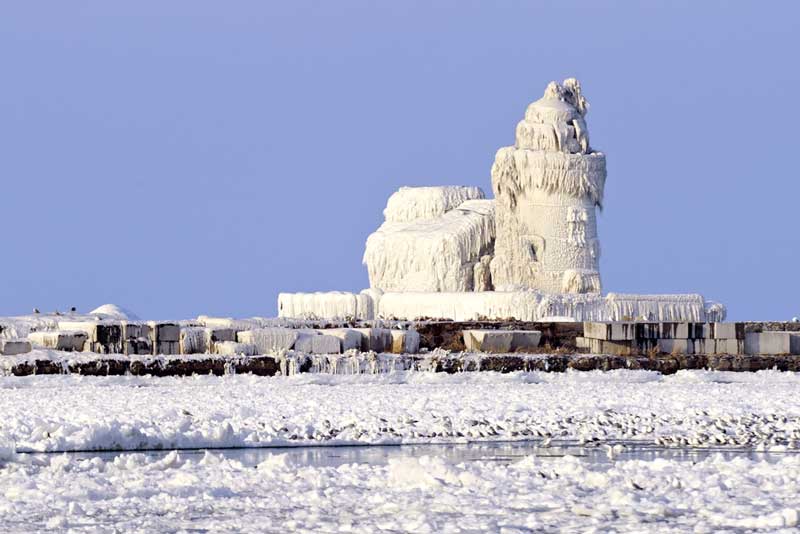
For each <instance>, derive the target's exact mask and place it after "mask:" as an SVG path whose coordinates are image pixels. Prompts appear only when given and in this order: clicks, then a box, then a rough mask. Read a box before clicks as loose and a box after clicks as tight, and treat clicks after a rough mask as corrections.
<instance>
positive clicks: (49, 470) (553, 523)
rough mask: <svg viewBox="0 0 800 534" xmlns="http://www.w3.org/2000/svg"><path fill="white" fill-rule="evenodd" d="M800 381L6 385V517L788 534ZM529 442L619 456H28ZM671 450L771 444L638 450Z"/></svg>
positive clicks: (135, 523) (356, 528)
mask: <svg viewBox="0 0 800 534" xmlns="http://www.w3.org/2000/svg"><path fill="white" fill-rule="evenodd" d="M799 385H800V376H799V375H798V374H794V373H778V372H774V371H770V372H760V373H752V374H733V373H711V372H699V371H692V372H689V371H686V372H679V373H678V374H676V375H672V376H661V375H658V374H656V373H649V372H642V371H618V372H609V373H599V372H594V373H566V374H557V375H556V374H553V375H548V374H539V373H516V374H509V375H499V374H494V373H481V374H477V373H474V374H462V375H432V374H425V373H407V372H397V373H393V374H390V375H386V376H377V377H372V376H330V375H302V376H298V377H293V378H267V379H265V378H258V377H253V376H225V377H209V376H198V377H192V378H182V379H174V378H146V377H115V378H98V377H80V376H33V377H3V378H0V395H2V398H3V408H4V421H3V425H2V426H0V524H2V525H3V528H4V529H7V530H9V531H30V530H45V529H57V530H64V531H66V530H69V529H75V530H78V531H90V532H94V531H110V530H115V529H116V530H117V531H182V530H222V531H246V532H255V531H259V532H288V531H293V532H341V531H350V532H376V531H394V532H454V533H459V532H509V533H510V532H530V531H548V532H550V531H593V530H594V531H597V530H602V531H609V530H616V531H618V532H642V531H658V532H686V531H694V532H711V531H718V530H724V529H727V530H729V531H741V530H752V529H762V530H768V531H779V530H780V529H785V531H786V532H789V531H794V529H795V528H796V527H797V525H798V505H797V494H798V492H800V455H798V454H797V453H796V450H797V443H796V440H797V439H800V400H798V396H797V395H796V391H797V388H798V386H799ZM765 390H769V392H770V394H769V395H764V394H763V392H764V391H765ZM521 438H525V439H530V438H536V439H541V438H552V439H555V440H559V439H573V440H578V441H584V442H587V443H592V440H599V443H608V444H609V447H608V448H607V450H608V456H609V461H608V462H607V463H602V464H597V463H590V462H588V461H586V460H585V459H582V458H579V457H574V456H564V457H555V458H552V457H543V456H542V457H537V456H526V457H523V458H515V457H508V458H505V459H501V460H502V461H496V460H497V459H495V461H484V460H477V461H469V462H463V461H455V460H449V459H447V458H445V457H441V456H431V455H425V456H421V457H409V456H403V455H397V456H396V457H392V458H390V459H389V460H388V463H387V464H385V465H384V464H369V463H344V464H342V465H337V466H318V465H306V466H298V465H294V464H292V462H291V461H290V460H289V456H288V455H283V454H273V455H268V456H266V457H265V459H264V460H263V461H261V462H260V463H258V464H257V465H255V466H254V465H248V464H246V463H244V462H243V461H240V460H236V459H230V458H226V457H224V456H222V455H220V454H215V453H214V452H206V453H204V454H203V453H201V454H196V453H195V454H192V453H184V452H170V453H167V454H164V455H159V456H156V457H153V456H147V455H144V454H141V453H122V454H119V455H117V456H115V457H114V458H113V459H102V458H99V457H94V456H92V455H83V456H75V455H49V456H27V455H20V454H14V452H13V449H16V451H17V452H21V451H26V450H27V451H30V450H50V451H55V450H78V449H119V448H137V447H138V448H145V447H150V448H154V447H162V448H172V447H222V446H228V447H230V446H245V447H252V446H259V445H262V446H263V445H280V444H287V443H288V444H295V445H300V444H320V445H325V444H327V445H333V444H344V443H364V444H366V443H372V444H379V443H399V442H406V443H410V442H454V441H461V442H466V441H485V440H509V439H510V440H514V439H521ZM681 440H682V441H681ZM720 440H721V441H722V443H720ZM655 441H665V442H666V444H667V445H668V446H669V445H671V444H678V443H681V444H688V445H695V446H701V447H719V446H720V445H734V444H736V445H746V446H750V447H753V446H758V445H759V444H760V445H763V446H765V447H766V448H768V449H770V448H771V450H772V451H774V452H773V453H771V454H768V455H762V456H760V457H744V456H742V457H733V458H731V457H727V456H723V455H720V454H717V453H713V452H712V453H710V454H709V455H708V456H707V457H705V458H703V459H699V460H694V461H688V460H686V459H675V458H657V459H655V460H649V461H646V460H641V459H631V458H629V457H627V456H626V454H625V452H624V451H625V449H626V447H629V446H632V445H631V444H632V443H651V444H652V443H654V442H655Z"/></svg>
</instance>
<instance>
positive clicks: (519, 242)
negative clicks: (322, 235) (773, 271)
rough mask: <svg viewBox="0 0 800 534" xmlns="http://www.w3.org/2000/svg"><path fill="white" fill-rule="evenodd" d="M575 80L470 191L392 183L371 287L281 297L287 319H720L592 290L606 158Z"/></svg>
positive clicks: (678, 303)
mask: <svg viewBox="0 0 800 534" xmlns="http://www.w3.org/2000/svg"><path fill="white" fill-rule="evenodd" d="M588 108H589V104H588V102H587V101H586V98H585V97H584V96H583V94H582V92H581V85H580V83H579V82H578V80H576V79H575V78H568V79H566V80H564V81H563V82H561V83H558V82H550V83H549V84H548V85H547V87H546V88H545V91H544V96H542V98H540V99H538V100H536V101H535V102H533V103H532V104H530V105H529V106H528V109H527V110H526V112H525V116H524V118H523V119H522V120H521V121H520V122H519V123H518V124H517V127H516V132H515V134H516V135H515V140H514V144H513V146H506V147H502V148H500V149H499V150H498V151H497V153H496V154H495V159H494V164H493V165H492V168H491V182H492V192H493V193H494V198H486V195H485V194H484V192H483V190H481V189H480V188H478V187H475V186H431V187H402V188H400V190H398V191H397V192H395V193H394V194H393V195H392V196H391V197H390V198H389V201H388V202H387V204H386V209H384V211H383V214H384V222H383V224H381V226H380V227H379V228H378V229H377V230H376V231H375V232H373V233H372V234H371V235H370V236H369V237H368V238H367V243H366V249H365V251H364V264H365V265H366V267H367V272H368V274H369V288H368V289H365V290H363V291H361V292H359V293H350V292H339V291H337V292H326V293H281V294H280V295H279V297H278V310H279V311H278V313H279V314H280V315H281V317H292V318H298V317H299V318H340V317H345V318H355V319H361V320H373V319H388V320H394V319H397V320H415V319H421V318H427V319H444V320H453V321H468V320H478V319H489V320H508V319H516V320H523V321H541V320H544V319H553V320H555V319H557V320H571V321H621V320H630V319H641V320H648V321H721V320H723V319H724V317H725V307H724V306H722V305H721V304H719V303H716V302H712V301H707V300H705V298H704V297H703V296H702V295H699V294H677V295H639V294H622V293H606V294H602V293H601V290H602V285H601V282H600V241H599V239H598V235H597V210H598V208H599V207H601V206H602V203H603V189H604V187H605V181H606V157H605V154H603V153H602V152H599V151H596V150H594V149H593V148H592V145H591V144H590V143H589V131H588V129H587V127H586V119H585V117H586V112H587V111H588Z"/></svg>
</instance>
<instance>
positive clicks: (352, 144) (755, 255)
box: [0, 0, 800, 319]
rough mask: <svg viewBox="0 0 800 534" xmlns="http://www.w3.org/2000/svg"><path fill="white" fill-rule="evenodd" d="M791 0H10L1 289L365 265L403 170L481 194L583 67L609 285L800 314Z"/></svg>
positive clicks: (268, 285) (135, 287) (87, 297)
mask: <svg viewBox="0 0 800 534" xmlns="http://www.w3.org/2000/svg"><path fill="white" fill-rule="evenodd" d="M643 4H647V7H643ZM799 5H800V4H798V3H797V2H783V3H780V2H755V1H753V2H685V3H675V2H669V3H666V2H665V3H662V4H653V3H649V2H631V3H622V2H614V3H610V2H599V3H598V2H585V3H573V2H552V3H543V2H490V1H486V2H465V1H453V2H363V3H357V2H341V1H340V2H322V1H320V2H311V3H309V2H304V1H291V2H289V1H287V2H281V3H277V2H265V1H237V2H218V1H215V2H210V1H197V0H192V1H170V2H164V1H160V0H159V1H145V0H136V1H128V2H107V1H82V2H56V1H53V2H30V1H22V0H20V1H12V0H8V1H4V2H3V3H2V5H0V69H2V71H1V72H0V146H2V153H1V155H0V183H1V184H2V187H0V220H2V240H1V241H0V243H1V244H2V247H1V248H0V251H2V252H0V255H2V256H1V257H0V314H2V315H8V314H20V313H28V312H29V311H30V310H31V309H32V308H33V307H34V306H37V307H39V308H41V309H42V310H43V311H50V310H54V309H62V310H63V309H65V308H68V307H69V306H73V305H74V306H77V307H78V308H79V309H81V310H88V309H91V308H93V307H95V306H97V305H99V304H102V303H105V302H114V303H117V304H120V305H122V306H125V307H127V308H130V309H131V310H133V311H135V312H136V313H138V314H139V315H140V316H147V317H153V318H184V317H193V316H196V315H197V314H201V313H205V314H216V315H233V316H250V315H266V316H271V315H275V313H276V297H277V294H278V292H279V291H314V290H334V289H341V290H360V289H362V288H364V287H366V286H367V285H368V280H367V275H366V269H365V268H364V267H363V266H362V265H361V256H362V253H363V247H364V241H365V239H366V237H367V235H368V234H369V233H370V232H372V231H373V230H374V229H375V228H376V227H377V226H378V225H379V224H380V222H381V220H382V214H381V211H382V209H383V208H384V206H385V203H386V199H387V198H388V196H389V195H390V194H391V192H392V191H394V190H396V189H397V188H398V187H400V186H403V185H445V184H466V185H479V186H481V187H482V188H484V190H485V191H486V192H487V194H491V185H490V176H489V170H490V167H491V164H492V161H493V159H494V153H495V151H496V150H497V149H498V148H499V147H501V146H503V145H509V144H512V143H513V134H514V127H515V125H516V123H517V121H518V120H520V119H521V118H522V116H523V113H524V111H525V108H526V106H527V104H528V103H529V102H531V101H533V100H535V99H537V98H539V97H540V96H541V94H542V91H543V89H544V87H545V85H546V84H547V82H548V81H550V80H561V79H563V78H565V77H568V76H576V77H578V78H579V79H580V81H581V83H582V85H583V89H584V93H585V95H586V96H587V98H588V99H589V102H590V103H591V106H592V108H591V111H590V112H589V115H588V116H587V120H588V125H589V130H590V133H591V140H592V145H593V146H594V147H596V148H597V149H600V150H603V151H604V152H606V154H607V157H608V181H607V185H606V201H605V210H604V211H603V213H602V215H601V216H600V219H599V228H598V229H599V232H600V238H601V242H602V245H603V256H602V261H601V269H602V275H603V282H604V286H605V290H606V291H615V292H648V293H665V292H669V293H672V292H701V293H703V294H705V295H706V296H707V297H709V298H712V299H717V300H720V301H722V302H724V303H725V304H726V305H727V306H728V309H729V317H730V318H732V319H773V318H774V319H787V318H791V317H792V316H793V315H800V275H799V274H798V266H799V265H800V213H798V212H799V211H800V210H798V203H799V202H800V173H799V172H798V160H797V159H796V156H797V155H798V153H800V150H799V149H798V135H797V131H796V130H797V128H798V125H800V112H798V104H797V102H798V96H797V91H798V82H799V81H800V67H798V65H800V58H799V57H798V55H799V54H798V53H799V52H800V44H798V39H799V38H800V37H799V36H800V22H799V21H800V7H798V6H799Z"/></svg>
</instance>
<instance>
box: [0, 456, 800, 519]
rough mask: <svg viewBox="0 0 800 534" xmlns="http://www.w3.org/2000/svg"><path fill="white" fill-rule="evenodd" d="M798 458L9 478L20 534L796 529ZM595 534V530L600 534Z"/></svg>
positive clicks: (442, 463) (0, 506)
mask: <svg viewBox="0 0 800 534" xmlns="http://www.w3.org/2000/svg"><path fill="white" fill-rule="evenodd" d="M799 477H800V457H798V456H796V455H793V456H787V457H783V458H780V459H778V460H777V461H775V462H767V461H755V460H750V459H746V458H740V459H734V460H730V459H726V458H723V457H721V456H712V457H710V458H708V459H705V460H702V461H700V462H697V463H693V462H688V461H679V460H655V461H649V462H648V461H641V460H621V461H617V462H615V463H613V464H612V465H611V466H609V467H607V468H598V467H596V466H591V465H588V464H587V463H586V462H585V461H582V460H581V459H580V458H577V457H574V456H565V457H562V458H556V459H541V458H536V457H533V456H529V457H526V458H523V459H521V460H517V461H513V462H511V463H507V464H506V463H498V462H496V461H472V462H462V463H451V462H448V461H446V460H444V459H442V458H439V457H431V456H422V457H419V458H396V459H390V460H389V463H388V465H379V466H376V465H370V464H355V463H354V464H344V465H341V466H338V467H315V466H308V467H299V468H298V467H295V466H293V465H291V464H290V462H289V461H288V460H287V457H286V455H276V456H270V457H268V458H267V459H266V460H264V461H262V462H261V463H259V464H258V465H256V466H255V468H254V467H253V466H250V465H245V464H243V463H242V462H240V461H238V460H231V459H226V458H224V457H223V456H221V455H218V454H214V453H212V452H207V453H205V454H204V455H202V456H198V455H181V454H180V453H178V452H173V453H170V454H168V455H166V456H164V457H163V458H153V457H148V456H145V455H143V454H141V453H139V454H123V455H120V456H118V457H117V458H115V459H114V460H112V461H108V462H105V461H103V460H101V459H99V458H84V459H79V458H75V457H69V456H53V457H50V458H45V459H32V460H28V461H16V462H12V463H9V464H7V465H5V466H4V467H0V523H2V524H3V525H4V527H5V528H8V529H10V530H13V531H27V530H45V529H50V530H59V531H62V530H63V531H66V530H68V529H69V530H70V531H73V530H72V529H76V531H91V532H94V531H116V532H129V531H137V532H164V531H169V532H174V531H194V532H197V531H226V532H227V531H231V532H280V533H283V532H306V533H311V532H314V533H316V532H363V533H373V532H420V533H433V532H450V533H461V532H473V533H474V532H504V533H524V532H564V531H569V532H572V531H578V532H584V531H609V530H615V531H617V532H687V531H694V532H712V531H719V530H722V529H728V530H727V531H728V532H734V531H742V530H752V529H763V530H765V531H770V532H775V531H780V530H781V529H784V530H783V531H785V532H794V531H795V530H794V529H795V528H796V526H797V524H798V503H797V499H796V497H797V493H798V491H800V479H799ZM596 529H597V530H596Z"/></svg>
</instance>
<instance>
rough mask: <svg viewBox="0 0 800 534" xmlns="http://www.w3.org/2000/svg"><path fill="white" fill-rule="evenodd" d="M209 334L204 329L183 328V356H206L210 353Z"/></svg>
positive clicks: (181, 342)
mask: <svg viewBox="0 0 800 534" xmlns="http://www.w3.org/2000/svg"><path fill="white" fill-rule="evenodd" d="M208 334H209V332H208V330H207V329H206V328H203V327H186V328H181V341H180V349H181V354H205V353H206V352H208V337H209V335H208Z"/></svg>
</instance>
